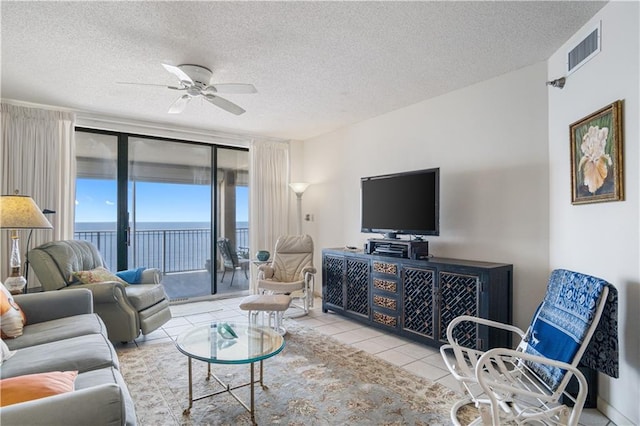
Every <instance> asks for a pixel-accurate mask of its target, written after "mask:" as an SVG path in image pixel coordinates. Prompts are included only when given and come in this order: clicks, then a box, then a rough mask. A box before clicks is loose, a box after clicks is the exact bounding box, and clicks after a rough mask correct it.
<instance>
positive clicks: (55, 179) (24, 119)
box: [0, 103, 75, 288]
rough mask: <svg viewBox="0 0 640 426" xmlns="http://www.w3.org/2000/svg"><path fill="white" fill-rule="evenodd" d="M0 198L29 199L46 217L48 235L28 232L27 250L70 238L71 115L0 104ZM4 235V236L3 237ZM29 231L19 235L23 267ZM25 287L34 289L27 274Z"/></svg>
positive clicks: (0, 239)
mask: <svg viewBox="0 0 640 426" xmlns="http://www.w3.org/2000/svg"><path fill="white" fill-rule="evenodd" d="M1 110H2V149H1V150H0V164H1V165H2V172H1V174H2V183H1V187H2V188H1V189H2V194H13V193H14V192H15V190H18V191H19V193H20V194H21V195H29V196H31V197H32V198H33V199H34V201H35V202H36V204H37V205H38V207H40V208H41V209H43V210H44V209H49V210H54V211H55V212H56V213H55V214H51V215H47V219H49V222H51V224H52V225H53V230H38V231H34V232H33V235H32V237H31V245H30V246H31V247H30V248H33V247H35V246H37V245H39V244H42V243H44V242H47V241H52V240H60V239H70V238H73V221H74V219H73V218H74V208H75V144H74V127H75V115H74V114H73V113H68V112H61V111H51V110H43V109H36V108H27V107H22V106H17V105H10V104H5V103H2V105H1ZM5 234H6V235H5ZM28 235H29V231H20V245H21V247H20V248H21V250H20V254H21V257H22V263H23V265H24V262H25V252H26V251H27V247H26V244H27V237H28ZM8 250H9V234H8V231H3V232H2V235H0V264H1V265H2V269H1V275H0V277H1V278H0V279H4V278H5V277H7V275H8V267H7V263H8V262H7V261H8V254H7V253H8ZM28 279H29V283H28V286H29V288H33V287H35V286H39V283H37V281H36V280H35V274H33V273H32V272H30V273H29V277H28Z"/></svg>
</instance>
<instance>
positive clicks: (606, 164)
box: [569, 100, 624, 204]
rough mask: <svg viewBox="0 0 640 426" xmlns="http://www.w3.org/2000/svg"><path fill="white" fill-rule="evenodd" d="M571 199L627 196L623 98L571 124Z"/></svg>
mask: <svg viewBox="0 0 640 426" xmlns="http://www.w3.org/2000/svg"><path fill="white" fill-rule="evenodd" d="M569 129H570V133H571V203H572V204H588V203H600V202H606V201H622V200H624V191H623V173H622V172H623V170H622V169H623V155H622V100H617V101H615V102H613V103H611V104H609V105H607V106H606V107H604V108H602V109H600V110H598V111H596V112H594V113H592V114H590V115H588V116H586V117H584V118H581V119H580V120H578V121H576V122H575V123H573V124H571V125H570V126H569Z"/></svg>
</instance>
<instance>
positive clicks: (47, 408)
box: [0, 289, 136, 426]
mask: <svg viewBox="0 0 640 426" xmlns="http://www.w3.org/2000/svg"><path fill="white" fill-rule="evenodd" d="M15 301H16V303H17V304H18V305H19V306H20V308H21V309H22V310H23V312H24V313H25V315H26V317H27V325H25V327H24V332H23V335H22V336H20V337H17V338H14V339H5V340H4V342H5V343H6V344H7V346H8V347H9V349H11V350H17V352H16V353H15V354H14V355H13V356H12V357H11V358H9V359H7V360H5V361H4V362H3V363H2V366H1V367H0V378H2V379H5V378H8V377H16V376H22V375H25V374H34V373H45V372H50V371H69V370H72V371H75V370H77V371H78V372H79V374H78V377H77V378H76V381H75V390H74V391H73V392H69V393H64V394H60V395H55V396H50V397H46V398H41V399H37V400H33V401H28V402H22V403H18V404H13V405H9V406H6V407H2V408H1V409H0V424H2V425H3V426H10V425H94V426H98V425H99V426H102V425H105V426H106V425H109V426H111V425H135V424H136V414H135V408H134V405H133V400H132V399H131V396H130V395H129V391H128V389H127V385H126V383H125V381H124V379H123V377H122V375H121V374H120V371H119V370H118V368H119V363H118V357H117V354H116V351H115V349H114V347H113V345H112V344H111V342H110V341H109V339H108V338H107V329H106V327H105V324H104V322H103V321H102V320H101V319H100V317H99V316H98V315H97V314H95V313H93V297H92V293H91V291H89V290H87V289H74V290H69V291H63V292H45V293H33V294H25V295H18V296H15Z"/></svg>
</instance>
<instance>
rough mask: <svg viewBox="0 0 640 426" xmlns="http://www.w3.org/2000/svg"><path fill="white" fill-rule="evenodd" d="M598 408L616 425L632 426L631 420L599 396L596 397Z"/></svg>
mask: <svg viewBox="0 0 640 426" xmlns="http://www.w3.org/2000/svg"><path fill="white" fill-rule="evenodd" d="M598 410H599V411H600V412H601V413H602V414H604V415H605V416H607V418H608V419H609V420H611V421H612V422H613V423H615V424H616V425H617V426H633V422H631V420H629V419H628V418H627V417H626V416H624V415H623V414H622V413H621V412H620V411H618V410H616V409H615V408H613V407H612V406H611V405H609V403H608V402H607V401H605V400H604V399H602V398H600V397H598Z"/></svg>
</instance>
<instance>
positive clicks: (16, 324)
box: [0, 284, 27, 339]
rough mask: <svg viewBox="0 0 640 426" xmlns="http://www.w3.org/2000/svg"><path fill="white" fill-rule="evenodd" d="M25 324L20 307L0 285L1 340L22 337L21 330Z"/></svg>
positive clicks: (2, 285)
mask: <svg viewBox="0 0 640 426" xmlns="http://www.w3.org/2000/svg"><path fill="white" fill-rule="evenodd" d="M26 322H27V321H26V318H25V316H24V312H22V309H20V306H18V304H17V303H16V302H15V301H14V300H13V296H12V295H11V293H10V292H9V290H7V288H6V287H5V286H4V284H0V331H2V333H1V334H2V338H3V339H6V338H13V337H18V336H22V328H23V327H24V325H25V324H26Z"/></svg>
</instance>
